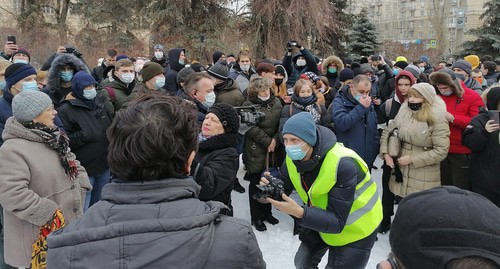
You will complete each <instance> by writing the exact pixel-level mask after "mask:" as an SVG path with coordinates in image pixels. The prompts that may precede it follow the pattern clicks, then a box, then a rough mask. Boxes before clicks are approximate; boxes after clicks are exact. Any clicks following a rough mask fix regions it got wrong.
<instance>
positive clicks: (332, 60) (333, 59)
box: [321, 55, 344, 74]
mask: <svg viewBox="0 0 500 269" xmlns="http://www.w3.org/2000/svg"><path fill="white" fill-rule="evenodd" d="M332 63H334V64H336V65H337V72H340V71H341V70H342V69H344V63H343V62H342V60H341V59H340V58H339V57H337V56H335V55H331V56H328V58H326V59H325V60H324V61H323V64H321V67H322V68H323V70H322V71H323V73H324V74H326V72H327V71H328V66H329V65H330V64H332Z"/></svg>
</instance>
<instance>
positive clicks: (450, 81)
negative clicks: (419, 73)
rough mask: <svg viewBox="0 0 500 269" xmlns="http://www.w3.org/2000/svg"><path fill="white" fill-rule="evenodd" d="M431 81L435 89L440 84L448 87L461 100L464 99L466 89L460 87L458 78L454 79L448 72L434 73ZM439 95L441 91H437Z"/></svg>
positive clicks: (430, 78)
mask: <svg viewBox="0 0 500 269" xmlns="http://www.w3.org/2000/svg"><path fill="white" fill-rule="evenodd" d="M429 80H430V82H431V84H432V85H433V86H434V87H437V85H438V84H441V85H448V86H449V87H451V88H452V89H453V93H454V94H455V95H456V96H458V97H459V98H462V96H463V95H464V89H463V88H462V86H461V85H460V82H459V81H458V80H457V78H456V77H455V78H453V76H452V75H451V74H449V73H448V72H446V71H439V72H433V73H432V74H431V75H430V77H429ZM437 93H438V94H439V91H437Z"/></svg>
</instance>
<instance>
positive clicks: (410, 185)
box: [380, 83, 450, 197]
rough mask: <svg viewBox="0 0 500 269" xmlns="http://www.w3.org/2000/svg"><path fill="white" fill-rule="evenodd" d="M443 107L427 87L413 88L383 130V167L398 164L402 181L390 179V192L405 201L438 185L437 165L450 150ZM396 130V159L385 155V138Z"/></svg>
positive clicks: (386, 150) (418, 85)
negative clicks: (397, 145) (399, 146)
mask: <svg viewBox="0 0 500 269" xmlns="http://www.w3.org/2000/svg"><path fill="white" fill-rule="evenodd" d="M445 113H446V106H445V104H444V102H443V100H442V99H441V98H439V97H438V96H437V95H436V91H435V89H434V87H432V86H431V85H430V84H428V83H418V84H415V85H413V86H412V87H411V88H410V91H409V92H408V99H407V100H406V101H405V102H404V103H403V104H402V105H401V108H400V110H399V112H398V114H397V116H396V118H395V119H394V121H392V122H390V123H389V125H388V126H387V127H386V128H385V130H384V131H383V133H382V137H381V139H380V143H381V145H380V153H381V154H382V155H383V157H384V160H385V162H386V164H387V165H388V166H390V167H394V162H398V164H399V166H400V168H401V173H402V178H398V179H397V180H396V177H395V176H392V177H391V179H390V181H389V188H390V190H391V191H392V192H393V193H394V194H395V195H398V196H401V197H405V196H407V195H409V194H411V193H415V192H418V191H422V190H427V189H431V188H434V187H437V186H440V185H441V178H440V162H441V161H442V160H444V158H446V155H447V153H448V148H449V146H450V139H449V136H450V128H449V126H448V123H447V121H446V119H445ZM396 128H397V129H398V133H399V134H398V138H399V141H400V142H401V150H400V153H399V155H398V157H397V158H394V159H393V158H392V157H391V156H390V155H389V154H388V142H387V141H388V137H389V134H390V133H391V132H392V131H393V130H394V129H396Z"/></svg>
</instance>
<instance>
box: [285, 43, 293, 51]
mask: <svg viewBox="0 0 500 269" xmlns="http://www.w3.org/2000/svg"><path fill="white" fill-rule="evenodd" d="M286 51H287V52H292V44H290V42H287V43H286Z"/></svg>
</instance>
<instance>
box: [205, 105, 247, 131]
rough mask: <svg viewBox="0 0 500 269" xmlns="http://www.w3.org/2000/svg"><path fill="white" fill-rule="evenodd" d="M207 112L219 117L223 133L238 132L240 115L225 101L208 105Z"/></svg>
mask: <svg viewBox="0 0 500 269" xmlns="http://www.w3.org/2000/svg"><path fill="white" fill-rule="evenodd" d="M208 113H214V114H215V115H216V116H217V118H219V121H220V122H221V123H222V126H223V127H224V132H225V133H238V129H239V128H240V117H239V116H238V113H236V110H235V109H234V108H233V107H232V106H230V105H228V104H225V103H217V104H214V105H213V106H212V107H210V109H209V110H208Z"/></svg>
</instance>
